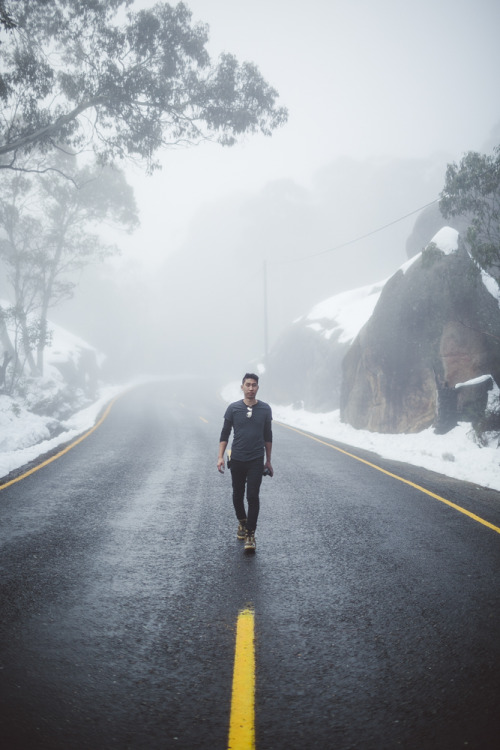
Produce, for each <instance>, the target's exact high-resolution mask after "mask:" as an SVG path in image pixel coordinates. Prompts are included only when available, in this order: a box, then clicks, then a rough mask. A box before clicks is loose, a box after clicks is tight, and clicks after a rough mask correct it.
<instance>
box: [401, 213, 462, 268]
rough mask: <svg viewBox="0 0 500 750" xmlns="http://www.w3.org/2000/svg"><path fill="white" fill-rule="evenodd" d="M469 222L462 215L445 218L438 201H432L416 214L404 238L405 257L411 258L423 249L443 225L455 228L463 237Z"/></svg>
mask: <svg viewBox="0 0 500 750" xmlns="http://www.w3.org/2000/svg"><path fill="white" fill-rule="evenodd" d="M468 226H469V222H468V221H467V219H466V218H465V217H464V216H454V217H452V218H449V219H445V218H444V216H443V214H442V213H441V210H440V208H439V203H432V204H431V205H430V206H427V208H424V210H423V211H421V213H419V215H418V216H417V219H416V221H415V224H414V225H413V229H412V231H411V234H410V235H409V236H408V239H407V240H406V257H407V258H413V257H415V255H418V254H419V253H421V252H422V250H424V249H425V248H426V247H427V245H428V244H429V242H431V241H432V238H433V237H434V236H435V235H436V234H437V233H438V232H439V231H440V230H441V229H443V228H444V227H451V228H452V229H456V230H457V232H459V233H460V234H461V235H462V236H463V237H465V233H466V231H467V227H468Z"/></svg>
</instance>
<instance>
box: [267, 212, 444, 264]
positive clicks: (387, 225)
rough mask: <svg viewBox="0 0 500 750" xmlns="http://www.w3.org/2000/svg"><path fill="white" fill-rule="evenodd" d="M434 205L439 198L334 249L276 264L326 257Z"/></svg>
mask: <svg viewBox="0 0 500 750" xmlns="http://www.w3.org/2000/svg"><path fill="white" fill-rule="evenodd" d="M435 203H439V198H435V200H433V201H431V202H430V203H426V204H425V205H424V206H420V208H416V209H415V210H414V211H410V213H408V214H405V215H404V216H400V217H399V219H394V221H390V222H389V223H388V224H384V225H383V226H382V227H378V228H377V229H373V230H372V231H371V232H367V233H366V234H362V235H361V236H360V237H355V238H354V239H353V240H349V241H348V242H342V243H341V244H340V245H335V247H330V248H328V249H327V250H320V251H319V252H318V253H313V254H312V255H302V256H301V257H300V258H289V259H288V260H286V261H277V262H278V263H295V262H297V261H300V260H309V259H310V258H317V257H318V256H319V255H326V253H333V252H335V251H336V250H342V249H343V248H344V247H348V246H349V245H354V243H355V242H360V241H361V240H364V239H366V238H367V237H371V236H372V235H374V234H377V233H378V232H382V231H383V230H384V229H387V228H388V227H392V226H393V225H394V224H398V223H399V222H400V221H404V219H407V218H408V217H409V216H414V215H415V214H418V213H419V212H420V211H423V210H424V208H428V207H429V206H433V205H434V204H435ZM275 262H276V261H275Z"/></svg>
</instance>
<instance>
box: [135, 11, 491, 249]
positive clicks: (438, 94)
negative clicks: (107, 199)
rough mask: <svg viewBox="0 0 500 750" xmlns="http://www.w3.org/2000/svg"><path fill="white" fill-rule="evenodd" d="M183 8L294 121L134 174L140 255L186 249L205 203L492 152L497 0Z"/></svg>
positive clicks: (171, 156)
mask: <svg viewBox="0 0 500 750" xmlns="http://www.w3.org/2000/svg"><path fill="white" fill-rule="evenodd" d="M186 4H187V5H188V7H190V8H191V10H192V11H193V16H194V18H195V19H196V20H200V21H203V22H206V23H208V24H209V26H210V45H209V49H210V52H211V54H212V56H214V57H216V56H217V55H218V54H219V53H220V52H222V51H229V52H233V53H234V54H236V55H237V56H238V58H239V59H240V60H250V61H252V62H255V63H256V64H257V65H258V67H259V68H260V70H261V72H262V73H263V75H264V77H265V78H266V80H268V81H269V82H270V83H271V84H272V85H273V86H274V87H275V88H276V89H277V90H278V91H279V93H280V96H281V102H282V103H283V104H284V105H285V106H287V107H288V109H289V113H290V117H289V122H288V124H287V125H286V126H285V127H284V128H282V129H281V130H279V131H277V132H276V133H275V134H274V135H273V136H272V138H264V137H249V138H247V139H246V140H245V142H244V143H242V144H241V145H238V146H236V147H233V148H231V149H223V148H221V147H219V146H217V145H215V144H203V145H202V146H199V147H197V148H194V149H190V150H180V151H176V152H172V151H169V152H166V153H165V154H164V155H163V158H162V162H163V165H164V169H163V171H162V173H161V174H157V175H155V176H154V177H153V178H150V179H145V178H143V177H142V176H141V175H140V174H139V173H136V174H134V175H133V177H132V179H133V180H134V185H135V187H136V192H137V197H138V201H139V204H140V207H141V212H142V225H143V226H142V230H141V231H140V233H138V234H137V235H136V238H135V240H134V241H132V242H131V243H130V244H131V245H135V244H136V240H137V239H139V238H140V239H141V240H142V241H141V244H142V246H143V248H144V244H147V246H148V248H149V249H150V251H151V252H153V253H154V252H155V249H154V246H155V245H156V244H157V243H160V244H161V252H162V253H163V252H165V250H166V249H167V248H166V246H168V248H169V251H172V250H174V249H177V248H179V247H181V246H182V242H183V238H184V237H185V233H186V231H188V222H189V219H190V218H191V217H192V216H193V215H194V214H195V213H196V211H197V209H198V207H199V206H200V205H204V204H206V203H210V202H212V201H213V200H214V199H216V198H223V197H224V196H225V195H228V194H231V193H233V192H234V191H239V190H247V189H249V190H258V189H260V188H262V187H263V186H265V185H266V184H267V183H269V182H270V181H273V180H276V179H282V178H291V179H293V180H294V181H296V182H298V183H299V184H303V185H306V186H307V185H309V184H310V183H311V180H312V179H313V178H314V174H315V172H316V171H317V170H318V169H320V168H321V167H323V166H324V165H325V164H328V163H330V162H332V161H334V160H336V159H338V158H339V157H343V156H348V157H354V158H360V159H365V158H370V157H389V158H392V157H423V158H427V157H430V156H432V155H434V154H438V153H441V154H445V155H446V157H447V158H451V159H459V158H460V156H461V155H462V154H463V153H464V152H465V151H468V150H472V149H475V150H481V149H482V148H483V147H484V145H485V142H486V140H487V139H488V137H489V136H490V134H491V132H492V129H493V128H494V126H495V125H496V124H497V123H499V122H500V98H499V97H498V75H499V73H500V45H499V43H498V29H500V2H498V0H420V2H418V3H408V2H402V1H401V0H308V1H307V2H305V0H188V2H187V3H186ZM137 5H143V6H148V5H150V3H148V2H146V0H141V2H140V3H136V6H137ZM434 197H435V196H434V195H431V196H429V199H430V200H432V199H433V198H434ZM408 208H409V210H411V209H412V208H417V206H409V207H408ZM394 218H396V217H394ZM355 234H356V230H355V227H353V236H355ZM125 245H127V246H129V243H125Z"/></svg>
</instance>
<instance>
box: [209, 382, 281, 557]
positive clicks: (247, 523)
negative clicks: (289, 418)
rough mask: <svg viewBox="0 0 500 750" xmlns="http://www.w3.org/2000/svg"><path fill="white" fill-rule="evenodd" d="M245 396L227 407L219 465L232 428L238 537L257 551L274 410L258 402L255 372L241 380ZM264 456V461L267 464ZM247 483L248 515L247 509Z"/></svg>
mask: <svg viewBox="0 0 500 750" xmlns="http://www.w3.org/2000/svg"><path fill="white" fill-rule="evenodd" d="M241 390H242V391H243V399H242V400H240V401H235V402H234V403H232V404H229V406H228V407H227V409H226V413H225V414H224V425H223V427H222V432H221V434H220V443H219V456H218V459H217V468H218V470H219V471H220V472H221V473H222V472H224V465H225V464H224V453H225V450H226V448H227V444H228V442H229V435H230V434H231V430H233V444H232V446H231V460H230V461H228V467H229V468H230V469H231V479H232V483H233V505H234V510H235V512H236V518H237V519H238V532H237V537H238V539H244V540H245V552H255V547H256V544H255V529H256V527H257V518H258V516H259V507H260V500H259V490H260V485H261V482H262V476H263V472H264V471H265V472H266V474H268V475H269V476H271V477H272V476H273V474H274V471H273V467H272V465H271V449H272V445H273V433H272V428H271V422H272V418H273V416H272V412H271V407H270V406H269V404H265V403H264V402H263V401H257V398H256V397H257V391H258V390H259V377H258V375H255V374H254V373H252V372H247V373H246V374H245V375H244V376H243V380H242V383H241ZM264 456H265V463H264ZM245 486H246V491H247V503H248V514H247V513H246V512H245V504H244V498H245Z"/></svg>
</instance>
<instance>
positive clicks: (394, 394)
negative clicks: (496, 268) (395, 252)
mask: <svg viewBox="0 0 500 750" xmlns="http://www.w3.org/2000/svg"><path fill="white" fill-rule="evenodd" d="M408 265H409V267H407V268H405V267H403V269H400V270H399V271H398V272H397V273H396V274H395V275H394V276H393V277H392V278H391V279H390V280H389V281H388V282H387V283H386V285H385V287H384V289H383V290H382V293H381V295H380V299H379V301H378V303H377V305H376V307H375V309H374V311H373V315H372V316H371V318H370V319H369V320H368V322H367V323H366V324H365V325H364V327H363V328H362V329H361V331H360V333H359V334H358V336H357V337H356V339H355V340H354V342H353V344H352V346H351V347H350V349H349V351H348V352H347V354H346V356H345V358H344V361H343V366H342V389H341V403H340V409H341V418H342V420H343V421H345V422H347V423H349V424H351V425H353V426H354V427H356V428H359V429H367V430H371V431H374V432H382V433H403V432H419V431H420V430H423V429H425V428H427V427H429V426H431V425H432V424H433V423H435V421H436V415H437V414H438V391H439V392H443V393H444V394H446V393H447V392H448V391H454V388H455V385H457V384H458V383H465V382H467V381H470V380H471V379H474V378H477V377H479V376H482V375H486V374H489V375H491V376H492V377H493V378H494V380H495V381H496V382H497V383H500V310H499V305H498V300H497V299H496V298H495V296H493V295H492V294H491V293H490V292H489V291H488V289H487V288H486V286H485V284H484V283H483V280H482V276H481V274H480V273H479V272H478V271H477V269H476V268H475V266H474V265H473V264H472V262H471V261H470V258H469V256H468V255H467V253H466V252H465V251H463V250H456V251H455V252H448V253H445V252H442V251H440V250H439V249H438V247H436V246H435V245H433V244H431V245H430V246H429V247H428V248H427V249H426V250H425V251H424V252H423V253H422V254H421V255H420V256H418V257H417V258H416V259H415V260H414V261H413V262H410V263H409V264H407V266H408ZM483 390H484V387H483ZM479 395H480V398H481V399H483V398H484V394H483V393H482V391H481V394H479ZM476 397H479V396H478V393H476V394H475V391H474V389H471V388H460V389H458V390H457V391H456V396H455V394H454V395H453V397H452V400H453V399H455V398H456V412H457V415H458V418H460V417H461V416H464V417H465V418H467V412H469V413H470V411H471V399H472V401H474V399H475V398H476ZM472 410H473V409H472Z"/></svg>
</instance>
